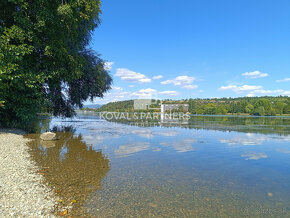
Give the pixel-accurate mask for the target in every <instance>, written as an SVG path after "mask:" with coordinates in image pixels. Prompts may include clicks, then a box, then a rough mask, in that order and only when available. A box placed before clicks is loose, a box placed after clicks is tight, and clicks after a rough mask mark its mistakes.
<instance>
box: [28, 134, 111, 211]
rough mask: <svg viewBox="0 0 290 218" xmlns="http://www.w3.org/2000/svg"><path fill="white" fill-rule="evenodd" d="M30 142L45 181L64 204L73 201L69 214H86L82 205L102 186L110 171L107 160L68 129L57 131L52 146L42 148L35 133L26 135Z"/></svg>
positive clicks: (33, 155) (33, 156) (32, 153)
mask: <svg viewBox="0 0 290 218" xmlns="http://www.w3.org/2000/svg"><path fill="white" fill-rule="evenodd" d="M28 137H29V138H34V139H35V140H33V141H31V143H30V145H31V155H32V158H33V159H34V161H36V163H37V164H38V165H39V166H40V167H41V169H43V170H42V171H41V173H43V176H44V178H45V180H46V182H47V183H48V184H50V185H52V186H53V187H55V191H56V193H57V194H58V195H60V199H61V200H62V201H63V204H64V205H68V204H70V203H71V202H72V200H76V201H77V202H76V203H75V206H74V208H73V209H72V211H71V212H70V213H72V214H74V215H76V216H80V215H84V214H86V212H85V209H84V207H83V206H84V204H85V202H86V200H87V199H88V198H89V197H90V194H91V193H93V192H94V191H96V190H97V189H99V188H101V181H102V179H103V178H104V176H105V175H106V174H107V172H108V171H109V170H110V167H109V159H107V158H106V157H104V156H103V154H102V152H101V151H95V150H93V149H92V147H90V146H87V145H86V143H85V142H83V141H82V136H81V135H79V136H74V135H73V133H71V132H70V131H65V132H61V133H57V138H59V140H57V141H55V146H54V147H51V148H48V149H46V148H44V147H45V146H44V147H43V146H41V141H39V139H38V138H39V136H38V135H28Z"/></svg>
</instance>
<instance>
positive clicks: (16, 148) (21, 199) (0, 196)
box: [0, 129, 56, 217]
mask: <svg viewBox="0 0 290 218" xmlns="http://www.w3.org/2000/svg"><path fill="white" fill-rule="evenodd" d="M23 134H24V132H22V131H20V130H11V129H0V214H1V217H54V216H55V215H54V213H55V207H56V200H55V195H54V193H53V191H52V190H51V189H50V188H49V187H48V186H47V185H45V184H44V182H43V177H42V175H41V174H39V173H38V172H39V168H38V167H37V165H36V164H35V163H34V162H33V161H32V160H31V159H30V155H29V152H28V146H27V145H26V144H27V142H28V139H25V138H24V137H23Z"/></svg>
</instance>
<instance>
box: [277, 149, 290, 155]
mask: <svg viewBox="0 0 290 218" xmlns="http://www.w3.org/2000/svg"><path fill="white" fill-rule="evenodd" d="M276 151H278V152H281V153H284V154H290V150H287V149H277V150H276Z"/></svg>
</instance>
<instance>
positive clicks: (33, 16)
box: [0, 0, 111, 125]
mask: <svg viewBox="0 0 290 218" xmlns="http://www.w3.org/2000/svg"><path fill="white" fill-rule="evenodd" d="M100 13H101V11H100V0H70V1H56V0H52V1H47V0H38V1H29V0H13V1H1V3H0V101H1V102H0V103H1V106H0V121H1V123H2V124H3V123H6V124H8V125H9V124H10V125H11V124H13V123H17V122H28V121H31V120H33V119H34V118H35V117H36V114H37V112H42V111H45V112H51V113H53V114H54V115H56V116H73V115H74V108H75V107H82V102H83V101H85V100H87V99H88V98H89V99H91V100H92V99H93V98H94V97H102V96H103V93H104V92H106V91H107V90H108V89H109V88H110V85H111V77H110V75H109V74H108V72H107V71H106V70H105V69H104V61H103V60H102V59H101V58H100V56H99V55H98V54H96V53H94V52H93V51H92V50H90V49H89V47H88V45H89V42H90V37H91V33H92V31H93V30H94V29H95V28H96V27H97V26H98V24H99V22H100V19H99V14H100ZM4 102H5V103H4ZM2 105H3V106H2Z"/></svg>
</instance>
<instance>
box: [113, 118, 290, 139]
mask: <svg viewBox="0 0 290 218" xmlns="http://www.w3.org/2000/svg"><path fill="white" fill-rule="evenodd" d="M108 121H111V122H116V123H124V124H128V125H133V124H134V125H136V126H138V125H139V126H142V127H146V126H148V127H150V126H152V124H154V125H155V126H157V125H159V123H158V121H156V120H153V121H152V120H149V122H144V121H143V120H142V121H140V120H126V119H124V120H117V119H116V120H108ZM180 124H182V125H180ZM176 126H177V127H181V128H189V129H206V130H218V131H237V132H245V133H261V134H279V135H289V127H290V117H238V116H191V117H190V119H189V120H188V124H183V123H174V122H172V123H164V124H162V127H176Z"/></svg>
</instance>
